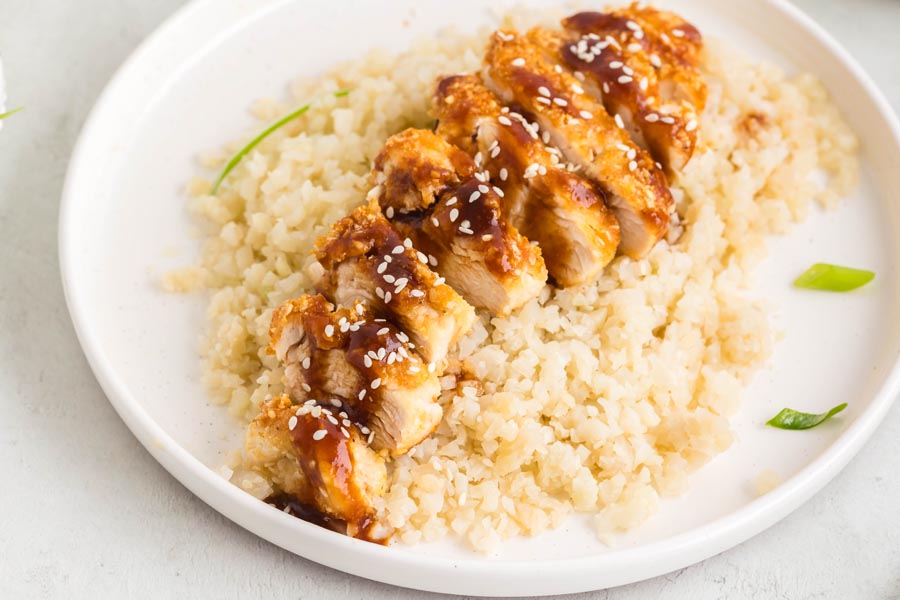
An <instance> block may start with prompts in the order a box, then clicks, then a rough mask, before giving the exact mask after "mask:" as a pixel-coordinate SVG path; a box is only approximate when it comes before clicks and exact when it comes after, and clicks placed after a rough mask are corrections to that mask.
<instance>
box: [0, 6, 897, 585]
mask: <svg viewBox="0 0 900 600" xmlns="http://www.w3.org/2000/svg"><path fill="white" fill-rule="evenodd" d="M711 1H712V0H711ZM182 3H183V2H182V0H81V1H67V0H58V1H55V2H54V1H51V0H38V1H32V0H0V53H2V57H3V63H4V67H5V71H6V78H7V91H8V93H9V95H10V101H9V104H10V106H18V105H19V104H25V105H27V109H26V110H25V111H24V112H22V113H20V114H18V115H16V116H15V117H13V118H12V119H10V120H9V121H7V124H6V126H5V127H4V128H3V130H2V131H0V265H2V266H0V598H50V597H52V598H89V597H90V598H99V597H103V598H107V597H114V598H123V597H127V598H131V597H133V598H150V597H158V598H176V597H178V598H188V597H190V598H205V597H216V598H238V597H240V598H255V597H264V596H265V597H272V598H304V599H306V598H329V599H337V598H366V599H369V598H423V597H426V596H427V597H428V598H439V596H437V595H430V594H424V593H421V592H416V591H410V590H401V589H398V588H393V587H390V586H387V585H383V584H378V583H374V582H370V581H366V580H363V579H359V578H356V577H352V576H349V575H345V574H343V573H339V572H336V571H332V570H330V569H328V568H325V567H322V566H319V565H317V564H314V563H312V562H309V561H306V560H304V559H301V558H298V557H296V556H294V555H292V554H289V553H287V552H285V551H283V550H281V549H279V548H277V547H275V546H272V545H270V544H269V543H267V542H265V541H263V540H261V539H258V538H257V537H255V536H254V535H253V534H250V533H248V532H246V531H244V530H243V529H241V528H240V527H238V526H236V525H234V524H232V523H231V522H230V521H228V520H226V519H225V518H224V517H222V516H220V515H219V514H218V513H216V512H214V511H213V510H212V509H210V508H209V507H207V506H206V505H205V504H203V503H202V502H201V501H200V500H198V499H196V498H195V497H194V496H192V495H191V493H190V492H188V491H187V490H186V489H185V488H183V487H181V485H180V484H179V483H177V482H176V481H175V480H174V479H173V478H172V477H170V476H169V475H168V474H167V473H166V472H165V471H164V470H163V469H162V468H161V467H160V466H159V465H158V464H157V463H156V462H155V461H154V460H153V459H152V458H151V457H150V455H149V454H147V453H146V452H145V451H144V449H143V448H142V447H141V446H140V445H139V444H138V442H137V441H136V440H135V438H133V437H132V435H131V433H130V432H129V431H128V430H127V429H126V428H125V426H124V425H123V424H122V422H121V421H120V420H119V418H118V416H117V415H116V414H115V412H113V410H112V408H111V407H110V405H109V404H108V403H107V401H106V398H105V397H104V395H103V393H102V392H101V390H100V388H99V386H98V385H97V383H96V381H95V380H94V377H93V375H92V374H91V372H90V370H89V368H88V366H87V363H86V362H85V360H84V358H83V356H82V354H81V350H80V348H79V346H78V343H77V341H76V339H75V335H74V332H73V330H72V326H71V324H70V322H69V316H68V313H67V312H66V308H65V304H64V301H63V295H62V288H61V284H60V278H59V274H58V263H57V258H56V222H57V210H58V204H59V196H60V190H61V187H62V181H63V176H64V174H65V170H66V164H67V161H68V157H69V153H70V152H71V149H72V145H73V143H74V141H75V138H76V135H77V134H78V130H79V129H80V127H81V125H82V122H83V121H84V118H85V116H86V114H87V112H88V110H89V109H90V107H91V105H92V103H93V102H94V100H95V99H96V97H97V95H98V94H99V93H100V90H101V88H102V87H103V85H104V84H105V83H106V81H107V80H108V78H109V77H110V76H111V74H112V73H113V71H114V69H115V68H116V67H117V66H118V65H119V64H120V63H121V62H122V60H124V58H125V57H126V56H127V55H128V53H129V52H130V51H131V50H132V49H133V48H134V47H135V45H137V44H138V43H139V42H140V40H141V39H142V38H144V37H145V36H146V35H147V34H148V33H150V32H151V31H152V30H153V29H154V28H155V27H156V26H157V25H158V24H159V23H160V22H161V21H162V20H163V19H164V18H165V17H167V16H168V15H169V14H171V13H172V12H173V11H174V10H175V9H176V8H178V7H179V6H180V5H181V4H182ZM798 4H799V5H800V6H801V8H803V9H804V10H806V11H808V12H809V13H810V14H812V15H813V16H814V17H815V19H816V20H818V21H819V22H820V23H821V24H823V25H824V26H825V27H826V28H827V29H828V30H829V31H831V32H832V33H833V34H834V35H835V36H836V37H837V38H838V40H840V41H841V42H842V43H843V44H844V45H845V46H846V47H847V48H848V49H849V51H850V52H851V53H852V54H853V55H854V56H855V57H856V58H857V59H858V60H859V61H860V62H861V63H862V64H863V66H864V67H865V68H866V69H867V70H868V71H869V73H870V74H871V75H872V76H873V77H874V79H875V81H876V83H878V84H879V86H880V87H881V88H882V89H883V90H884V91H885V93H886V94H887V96H888V98H889V99H890V100H891V102H892V104H893V106H894V107H895V109H896V108H898V107H900V31H898V30H900V2H898V1H897V0H800V1H799V2H798ZM898 168H900V166H898ZM895 200H896V199H895ZM661 596H662V597H666V598H689V599H691V600H697V599H704V598H789V599H791V600H796V599H805V598H866V599H869V598H900V404H898V405H897V406H895V407H894V410H893V411H891V413H890V414H889V415H888V417H887V419H886V421H885V422H884V424H883V425H882V426H881V427H880V429H879V430H878V431H877V432H876V433H875V435H874V437H873V438H872V440H871V441H870V442H869V444H868V445H867V446H866V447H865V448H864V449H863V451H862V452H860V454H859V455H858V456H857V457H856V458H855V459H854V460H853V462H852V463H851V464H850V465H849V466H848V467H847V468H846V469H845V470H844V471H843V472H842V473H841V475H839V476H838V477H837V478H836V479H835V480H834V481H833V482H832V483H830V484H829V485H828V486H827V487H826V488H825V489H824V490H823V491H822V492H821V493H820V494H818V495H817V496H816V497H815V498H814V499H813V500H811V501H810V502H809V503H807V504H806V505H805V506H803V507H802V508H801V509H800V510H798V511H797V512H795V513H794V514H793V515H791V516H790V517H788V518H787V519H785V520H784V521H782V522H781V523H779V524H778V525H776V526H775V527H773V528H771V529H770V530H768V531H766V532H765V533H763V534H761V535H759V536H757V537H756V538H754V539H752V540H750V541H748V542H746V543H745V544H743V545H741V546H739V547H737V548H735V549H733V550H730V551H728V552H725V553H723V554H721V555H719V556H717V557H714V558H712V559H709V560H707V561H705V562H703V563H700V564H697V565H694V566H692V567H688V568H686V569H683V570H681V571H678V572H675V573H671V574H669V575H666V576H663V577H659V578H657V579H653V580H650V581H645V582H642V583H639V584H635V585H631V586H625V587H621V588H616V589H613V590H608V591H601V592H595V593H592V594H582V595H578V596H572V598H612V599H617V600H618V599H634V598H657V597H661Z"/></svg>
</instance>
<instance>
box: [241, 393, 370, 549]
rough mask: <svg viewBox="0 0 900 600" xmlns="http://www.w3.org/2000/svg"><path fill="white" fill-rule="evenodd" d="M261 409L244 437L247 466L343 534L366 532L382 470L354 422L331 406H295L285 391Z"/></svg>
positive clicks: (355, 534) (356, 534) (265, 403)
mask: <svg viewBox="0 0 900 600" xmlns="http://www.w3.org/2000/svg"><path fill="white" fill-rule="evenodd" d="M260 408H261V410H260V413H259V415H258V416H257V417H256V419H254V420H253V422H252V423H251V424H250V428H249V429H248V431H247V434H246V437H245V439H244V451H245V455H246V465H247V467H249V468H250V469H252V470H254V471H257V472H260V473H261V474H263V475H265V476H266V477H267V479H269V480H271V481H272V482H274V483H275V485H276V486H277V487H278V488H279V489H280V490H281V491H283V492H284V493H285V494H288V495H290V496H291V497H293V498H294V499H296V501H297V502H299V503H300V504H302V505H304V506H307V507H311V508H313V509H314V510H316V511H318V512H320V513H322V514H323V515H325V516H329V517H332V518H335V519H340V520H342V521H345V522H346V524H347V534H348V535H351V536H354V537H356V536H358V535H365V534H366V532H367V531H366V530H367V529H368V528H369V527H370V526H371V525H372V519H373V517H374V516H375V511H376V507H375V503H376V500H377V499H378V498H380V497H381V496H383V495H384V492H385V490H386V489H387V469H386V467H385V463H384V459H383V458H382V457H380V456H379V455H378V454H376V453H375V452H374V451H373V450H372V449H371V448H369V446H368V445H367V444H366V442H365V437H364V436H363V435H362V433H361V432H360V429H359V426H358V425H356V424H355V423H353V422H351V421H350V420H349V419H346V418H341V417H338V412H337V410H335V409H330V408H328V407H319V406H316V407H314V406H308V405H303V406H295V405H294V404H293V403H292V402H291V400H290V398H288V396H287V395H282V396H278V397H276V398H272V399H270V400H268V401H266V402H264V403H263V404H262V405H261V407H260ZM335 417H338V418H341V420H338V419H337V418H335Z"/></svg>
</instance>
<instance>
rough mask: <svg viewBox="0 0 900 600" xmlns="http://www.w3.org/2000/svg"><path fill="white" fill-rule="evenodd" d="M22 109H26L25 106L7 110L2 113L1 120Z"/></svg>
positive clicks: (0, 114)
mask: <svg viewBox="0 0 900 600" xmlns="http://www.w3.org/2000/svg"><path fill="white" fill-rule="evenodd" d="M20 110H25V107H24V106H20V107H18V108H14V109H12V110H8V111H6V112H5V113H0V120H3V119H5V118H6V117H9V116H12V115H14V114H16V113H17V112H19V111H20Z"/></svg>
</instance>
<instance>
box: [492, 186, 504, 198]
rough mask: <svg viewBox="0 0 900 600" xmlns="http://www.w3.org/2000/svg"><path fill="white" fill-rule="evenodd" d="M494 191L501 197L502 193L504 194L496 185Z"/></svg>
mask: <svg viewBox="0 0 900 600" xmlns="http://www.w3.org/2000/svg"><path fill="white" fill-rule="evenodd" d="M494 193H495V194H497V195H498V196H500V197H501V198H502V197H503V195H504V194H503V190H501V189H500V188H498V187H497V186H496V185H495V186H494Z"/></svg>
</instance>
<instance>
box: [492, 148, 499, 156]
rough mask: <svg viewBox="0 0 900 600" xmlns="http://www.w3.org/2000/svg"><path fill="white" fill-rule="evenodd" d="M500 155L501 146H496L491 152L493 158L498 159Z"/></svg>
mask: <svg viewBox="0 0 900 600" xmlns="http://www.w3.org/2000/svg"><path fill="white" fill-rule="evenodd" d="M498 154H500V146H495V147H494V149H493V150H491V158H497V155H498Z"/></svg>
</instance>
